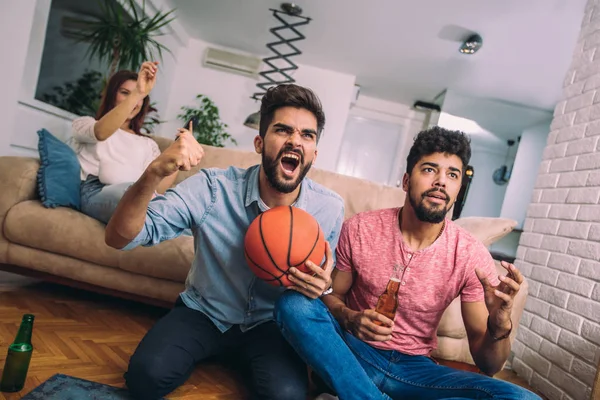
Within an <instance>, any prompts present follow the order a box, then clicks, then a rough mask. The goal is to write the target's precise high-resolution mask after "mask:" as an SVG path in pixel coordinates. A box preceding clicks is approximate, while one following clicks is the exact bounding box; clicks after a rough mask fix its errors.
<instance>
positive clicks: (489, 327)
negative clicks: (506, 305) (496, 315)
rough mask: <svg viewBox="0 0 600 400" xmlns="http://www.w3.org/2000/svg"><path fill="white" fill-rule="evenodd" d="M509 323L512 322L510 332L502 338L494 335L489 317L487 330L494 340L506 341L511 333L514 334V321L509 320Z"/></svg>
mask: <svg viewBox="0 0 600 400" xmlns="http://www.w3.org/2000/svg"><path fill="white" fill-rule="evenodd" d="M509 321H510V329H509V330H508V332H506V333H505V334H504V335H502V336H500V337H496V334H495V333H494V330H493V329H492V325H491V324H490V317H489V315H488V319H487V330H488V332H489V334H490V336H491V337H492V339H494V340H496V341H498V340H502V339H506V338H507V337H509V336H510V333H511V332H512V328H513V325H512V320H509Z"/></svg>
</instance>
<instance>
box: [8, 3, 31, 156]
mask: <svg viewBox="0 0 600 400" xmlns="http://www.w3.org/2000/svg"><path fill="white" fill-rule="evenodd" d="M34 9H35V3H34V2H32V1H13V0H0V10H2V12H0V54H2V64H1V65H2V66H1V67H0V71H1V73H0V87H2V90H0V121H2V130H1V131H0V155H6V154H8V153H9V152H10V140H11V137H12V132H13V129H14V121H15V112H16V108H17V97H18V95H19V89H20V83H21V77H22V74H23V69H24V65H25V55H26V53H27V45H28V43H29V35H30V31H31V25H32V23H33V13H34Z"/></svg>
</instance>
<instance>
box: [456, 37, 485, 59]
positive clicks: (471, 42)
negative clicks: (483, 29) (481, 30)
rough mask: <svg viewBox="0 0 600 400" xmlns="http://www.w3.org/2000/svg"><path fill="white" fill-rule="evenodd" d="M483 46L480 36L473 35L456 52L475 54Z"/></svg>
mask: <svg viewBox="0 0 600 400" xmlns="http://www.w3.org/2000/svg"><path fill="white" fill-rule="evenodd" d="M482 45H483V39H481V36H479V35H478V34H476V33H474V34H472V35H470V36H469V37H468V38H467V39H466V40H465V41H464V42H463V43H462V44H461V45H460V47H459V49H458V51H460V52H461V53H463V54H475V53H476V52H477V51H478V50H479V49H480V48H481V46H482Z"/></svg>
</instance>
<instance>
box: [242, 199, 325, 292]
mask: <svg viewBox="0 0 600 400" xmlns="http://www.w3.org/2000/svg"><path fill="white" fill-rule="evenodd" d="M244 250H245V256H246V261H247V262H248V266H250V269H251V270H252V271H253V272H254V273H255V274H256V276H258V277H259V278H261V279H262V280H264V281H266V282H267V283H269V284H271V285H273V286H291V285H293V283H292V282H290V281H289V279H288V278H287V275H286V273H287V270H288V269H289V268H291V267H296V268H298V269H299V270H300V271H302V272H306V273H309V274H311V275H312V273H313V272H312V271H311V270H309V269H308V268H307V267H306V266H305V265H304V263H305V262H306V261H307V260H310V261H312V262H313V263H315V264H316V265H319V266H320V265H321V264H322V263H323V261H324V257H325V238H324V237H323V231H322V230H321V227H320V226H319V223H318V222H317V220H316V219H315V218H314V217H313V216H312V215H310V214H309V213H307V212H306V211H304V210H301V209H300V208H296V207H292V206H280V207H275V208H271V209H270V210H268V211H265V212H264V213H262V214H260V215H259V216H258V217H257V218H256V219H255V220H254V221H252V223H251V224H250V226H249V227H248V231H247V232H246V237H245V240H244Z"/></svg>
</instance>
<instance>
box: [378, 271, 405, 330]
mask: <svg viewBox="0 0 600 400" xmlns="http://www.w3.org/2000/svg"><path fill="white" fill-rule="evenodd" d="M402 271H404V268H401V267H400V266H399V265H398V264H394V272H393V273H392V276H391V278H390V280H389V282H388V284H387V286H386V288H385V291H384V292H383V293H382V294H381V296H379V298H378V299H377V306H376V307H375V311H377V312H378V313H380V314H383V315H385V316H386V317H388V318H389V319H391V320H392V321H393V320H394V317H395V316H396V309H397V308H398V290H399V289H400V272H402ZM375 324H377V325H379V326H382V325H383V323H381V322H379V321H375Z"/></svg>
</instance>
